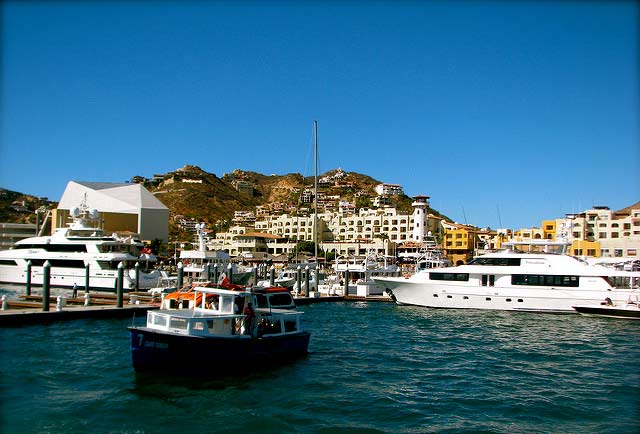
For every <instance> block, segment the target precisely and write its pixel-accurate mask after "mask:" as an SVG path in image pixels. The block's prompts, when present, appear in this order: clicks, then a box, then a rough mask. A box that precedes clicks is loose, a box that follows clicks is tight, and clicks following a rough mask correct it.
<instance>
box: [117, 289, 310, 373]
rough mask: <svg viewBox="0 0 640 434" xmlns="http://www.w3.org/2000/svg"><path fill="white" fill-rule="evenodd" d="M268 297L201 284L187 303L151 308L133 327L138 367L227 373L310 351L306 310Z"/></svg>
mask: <svg viewBox="0 0 640 434" xmlns="http://www.w3.org/2000/svg"><path fill="white" fill-rule="evenodd" d="M263 295H264V294H263ZM265 300H267V299H266V298H262V301H261V299H260V297H259V296H258V295H257V294H256V293H255V292H253V291H251V290H248V289H240V290H228V289H223V288H209V287H196V288H194V289H193V293H192V297H191V298H190V299H189V300H188V301H187V303H186V306H184V308H169V309H160V310H157V311H148V312H147V322H146V326H143V327H139V326H131V327H129V331H130V333H131V359H132V363H133V368H134V369H135V370H136V371H137V372H144V371H164V372H167V371H172V372H175V371H177V372H178V373H183V374H185V375H188V374H189V373H193V374H195V375H205V374H209V375H211V374H213V375H215V374H216V373H218V374H222V375H226V374H228V373H232V372H238V370H240V371H241V372H242V370H243V369H255V368H256V367H259V366H260V367H262V366H265V365H268V364H273V363H278V362H281V361H287V360H291V359H295V358H298V357H301V356H304V355H305V354H307V350H308V346H309V339H310V336H311V334H310V333H309V332H308V331H305V330H303V328H302V324H301V322H300V318H301V316H302V312H299V311H297V310H296V309H278V308H274V307H272V306H268V307H260V305H261V303H264V302H265ZM272 301H274V300H272ZM193 367H196V369H193Z"/></svg>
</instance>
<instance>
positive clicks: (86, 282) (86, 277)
mask: <svg viewBox="0 0 640 434" xmlns="http://www.w3.org/2000/svg"><path fill="white" fill-rule="evenodd" d="M84 293H85V294H88V293H89V264H87V265H85V266H84Z"/></svg>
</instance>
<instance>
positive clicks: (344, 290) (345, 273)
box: [343, 268, 349, 297]
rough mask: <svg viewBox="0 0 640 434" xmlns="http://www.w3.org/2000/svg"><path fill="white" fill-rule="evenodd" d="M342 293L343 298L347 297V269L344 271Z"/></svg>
mask: <svg viewBox="0 0 640 434" xmlns="http://www.w3.org/2000/svg"><path fill="white" fill-rule="evenodd" d="M343 292H344V294H343V295H344V296H345V297H346V296H347V295H349V269H348V268H347V269H346V270H345V271H344V289H343Z"/></svg>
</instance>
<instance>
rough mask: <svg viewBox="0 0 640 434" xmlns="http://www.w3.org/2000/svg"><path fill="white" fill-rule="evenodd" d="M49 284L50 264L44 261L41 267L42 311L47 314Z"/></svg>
mask: <svg viewBox="0 0 640 434" xmlns="http://www.w3.org/2000/svg"><path fill="white" fill-rule="evenodd" d="M50 282H51V263H50V262H49V261H45V263H44V266H43V267H42V310H43V311H44V312H49V294H50V290H49V289H50V287H49V284H50Z"/></svg>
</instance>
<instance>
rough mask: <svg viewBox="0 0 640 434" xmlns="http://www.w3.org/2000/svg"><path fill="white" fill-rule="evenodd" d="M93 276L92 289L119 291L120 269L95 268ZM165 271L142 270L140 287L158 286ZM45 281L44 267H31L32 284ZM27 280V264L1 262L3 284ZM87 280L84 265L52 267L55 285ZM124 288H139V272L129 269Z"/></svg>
mask: <svg viewBox="0 0 640 434" xmlns="http://www.w3.org/2000/svg"><path fill="white" fill-rule="evenodd" d="M90 270H91V274H90V276H89V288H90V289H94V290H101V291H115V290H116V285H117V280H118V273H117V271H116V270H98V269H95V268H91V269H90ZM161 277H162V274H161V273H160V272H159V271H157V270H155V271H153V272H151V273H141V274H140V277H139V280H138V288H139V289H149V288H153V287H155V286H157V284H158V281H159V280H160V279H161ZM43 281H44V272H43V267H33V268H32V270H31V285H33V286H42V285H43ZM26 282H27V270H26V267H18V266H4V265H0V283H11V284H17V285H24V284H26ZM85 283H86V271H85V269H84V268H66V267H51V270H50V276H49V285H51V286H55V287H63V288H72V287H73V286H74V285H76V286H77V287H78V288H84V286H85ZM123 288H124V289H125V290H128V289H134V288H135V272H134V271H133V270H126V271H125V274H124V282H123Z"/></svg>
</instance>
